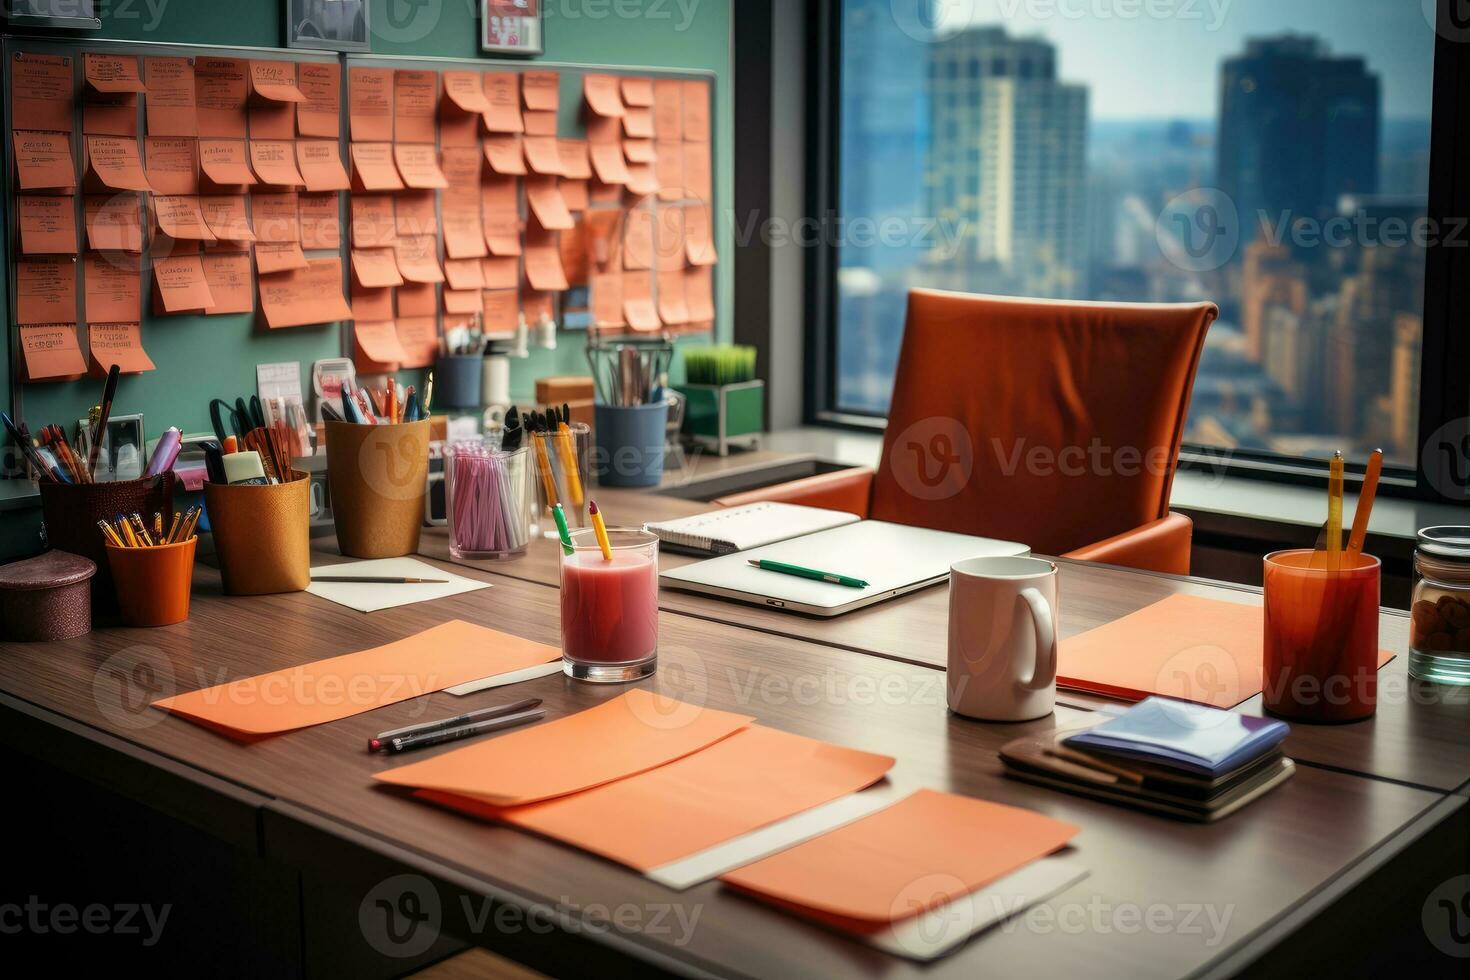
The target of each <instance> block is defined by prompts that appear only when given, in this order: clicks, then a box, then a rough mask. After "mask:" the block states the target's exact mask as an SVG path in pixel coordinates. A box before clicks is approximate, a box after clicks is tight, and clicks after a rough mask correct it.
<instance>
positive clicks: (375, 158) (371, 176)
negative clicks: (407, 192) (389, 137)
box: [352, 143, 403, 191]
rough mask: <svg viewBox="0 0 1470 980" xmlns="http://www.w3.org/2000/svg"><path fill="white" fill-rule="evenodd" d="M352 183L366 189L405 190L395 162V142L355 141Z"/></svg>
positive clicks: (358, 188)
mask: <svg viewBox="0 0 1470 980" xmlns="http://www.w3.org/2000/svg"><path fill="white" fill-rule="evenodd" d="M352 183H353V187H354V188H355V189H357V190H364V191H401V190H403V179H402V178H401V177H399V175H398V168H397V167H396V166H395V165H394V163H393V144H392V143H353V144H352Z"/></svg>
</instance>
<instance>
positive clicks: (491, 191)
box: [480, 174, 521, 214]
mask: <svg viewBox="0 0 1470 980" xmlns="http://www.w3.org/2000/svg"><path fill="white" fill-rule="evenodd" d="M520 187H521V184H520V181H518V180H516V178H514V177H502V176H500V175H498V174H486V175H485V181H484V183H482V184H481V185H480V200H481V205H482V208H483V210H484V211H485V213H487V214H489V213H490V212H504V213H508V214H517V213H519V211H520V206H521V199H520Z"/></svg>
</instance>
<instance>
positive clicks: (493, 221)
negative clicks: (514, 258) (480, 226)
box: [484, 211, 521, 255]
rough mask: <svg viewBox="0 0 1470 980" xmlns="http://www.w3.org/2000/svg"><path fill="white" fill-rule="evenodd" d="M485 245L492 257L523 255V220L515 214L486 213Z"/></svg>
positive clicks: (501, 212) (502, 212)
mask: <svg viewBox="0 0 1470 980" xmlns="http://www.w3.org/2000/svg"><path fill="white" fill-rule="evenodd" d="M484 225H485V244H486V245H487V246H489V249H490V254H492V255H520V254H521V220H520V218H519V216H517V215H516V214H515V213H513V212H510V213H507V212H504V211H486V212H485V215H484Z"/></svg>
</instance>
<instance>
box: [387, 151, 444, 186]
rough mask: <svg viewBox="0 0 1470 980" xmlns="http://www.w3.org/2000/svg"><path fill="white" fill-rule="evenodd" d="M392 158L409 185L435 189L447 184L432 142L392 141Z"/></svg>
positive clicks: (404, 180)
mask: <svg viewBox="0 0 1470 980" xmlns="http://www.w3.org/2000/svg"><path fill="white" fill-rule="evenodd" d="M393 159H394V160H395V161H396V162H397V164H398V172H399V173H400V174H401V175H402V176H403V182H404V183H405V184H407V185H408V186H409V187H417V188H421V189H424V190H435V189H437V188H443V187H448V186H449V181H448V180H447V179H445V177H444V171H442V170H440V169H439V161H438V159H437V155H436V152H435V150H434V146H433V144H432V143H394V144H393Z"/></svg>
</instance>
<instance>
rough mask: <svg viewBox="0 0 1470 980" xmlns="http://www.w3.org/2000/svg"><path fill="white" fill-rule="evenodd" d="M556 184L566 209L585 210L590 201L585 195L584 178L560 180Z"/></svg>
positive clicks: (585, 184)
mask: <svg viewBox="0 0 1470 980" xmlns="http://www.w3.org/2000/svg"><path fill="white" fill-rule="evenodd" d="M557 186H558V187H560V188H561V198H562V201H563V202H564V203H565V204H566V206H567V210H568V211H586V210H587V208H588V207H589V206H590V204H591V201H590V198H589V197H588V195H587V181H585V180H565V179H563V180H561V181H558V183H557Z"/></svg>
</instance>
